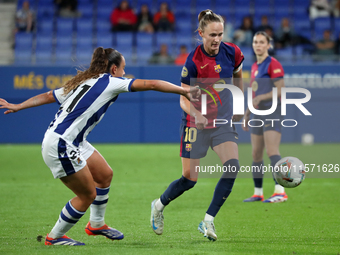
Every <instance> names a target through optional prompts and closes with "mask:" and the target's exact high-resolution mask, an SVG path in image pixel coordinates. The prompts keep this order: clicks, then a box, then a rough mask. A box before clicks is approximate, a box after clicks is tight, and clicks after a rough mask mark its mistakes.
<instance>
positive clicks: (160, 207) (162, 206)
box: [155, 198, 165, 211]
mask: <svg viewBox="0 0 340 255" xmlns="http://www.w3.org/2000/svg"><path fill="white" fill-rule="evenodd" d="M155 207H156V209H157V210H158V211H163V210H164V207H165V206H164V205H163V204H162V202H161V200H160V199H159V198H158V199H157V201H156V203H155Z"/></svg>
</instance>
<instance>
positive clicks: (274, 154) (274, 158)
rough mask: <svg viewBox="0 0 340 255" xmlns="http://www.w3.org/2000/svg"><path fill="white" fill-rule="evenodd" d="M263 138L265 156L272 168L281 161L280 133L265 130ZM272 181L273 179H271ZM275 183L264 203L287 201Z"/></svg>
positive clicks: (284, 194)
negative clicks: (272, 190)
mask: <svg viewBox="0 0 340 255" xmlns="http://www.w3.org/2000/svg"><path fill="white" fill-rule="evenodd" d="M263 136H264V143H265V148H266V152H267V155H268V157H269V159H270V165H271V166H272V167H273V169H274V166H275V164H276V162H278V161H279V160H280V159H281V156H280V151H279V146H280V142H281V133H280V132H278V131H276V130H266V131H265V132H264V134H263ZM273 179H274V177H273ZM274 181H275V189H274V194H273V195H272V196H271V197H270V198H268V199H266V200H265V201H263V202H265V203H277V202H284V201H286V200H287V199H288V196H287V195H286V193H285V190H284V188H283V187H282V186H281V185H280V184H278V183H277V182H276V180H275V179H274Z"/></svg>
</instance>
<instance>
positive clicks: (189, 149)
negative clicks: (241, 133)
mask: <svg viewBox="0 0 340 255" xmlns="http://www.w3.org/2000/svg"><path fill="white" fill-rule="evenodd" d="M237 141H238V133H237V132H236V129H235V126H232V127H231V126H230V125H229V124H225V125H221V126H220V127H217V128H211V129H203V130H198V129H196V128H194V127H187V126H185V125H182V126H181V151H180V156H181V157H182V158H192V159H199V158H203V157H205V155H206V154H207V151H208V149H209V147H211V148H214V147H215V146H217V145H219V144H221V143H224V142H235V143H237Z"/></svg>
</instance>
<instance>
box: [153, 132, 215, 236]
mask: <svg viewBox="0 0 340 255" xmlns="http://www.w3.org/2000/svg"><path fill="white" fill-rule="evenodd" d="M188 137H190V139H189V138H188ZM203 137H204V135H203V133H202V131H200V130H197V129H196V128H192V127H187V126H182V127H181V144H180V156H181V158H182V176H181V178H179V179H177V180H174V181H173V182H172V183H170V185H169V186H168V188H167V189H166V190H165V191H164V193H163V194H162V195H161V196H160V198H158V199H155V200H153V201H152V203H151V217H150V224H151V227H152V229H153V231H154V232H155V233H156V234H158V235H161V234H162V233H163V227H164V217H163V210H164V208H165V206H167V205H168V204H169V203H170V202H171V201H172V200H174V199H176V198H177V197H179V196H180V195H182V194H183V193H184V192H185V191H187V190H189V189H191V188H193V187H194V186H195V184H196V182H197V176H198V173H195V172H194V171H191V169H195V166H198V165H199V158H200V155H203V156H204V155H205V154H206V151H207V150H208V148H209V145H208V143H206V144H205V145H204V146H201V144H202V138H203ZM191 141H194V144H196V146H193V143H191ZM193 153H194V154H193ZM196 154H197V156H195V159H193V155H196Z"/></svg>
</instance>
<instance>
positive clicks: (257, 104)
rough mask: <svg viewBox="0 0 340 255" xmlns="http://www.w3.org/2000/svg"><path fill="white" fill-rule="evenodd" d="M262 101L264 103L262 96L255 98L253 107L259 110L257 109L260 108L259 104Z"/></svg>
mask: <svg viewBox="0 0 340 255" xmlns="http://www.w3.org/2000/svg"><path fill="white" fill-rule="evenodd" d="M261 101H262V98H261V96H256V97H254V98H253V106H254V107H255V108H257V107H258V106H259V104H260V102H261Z"/></svg>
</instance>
